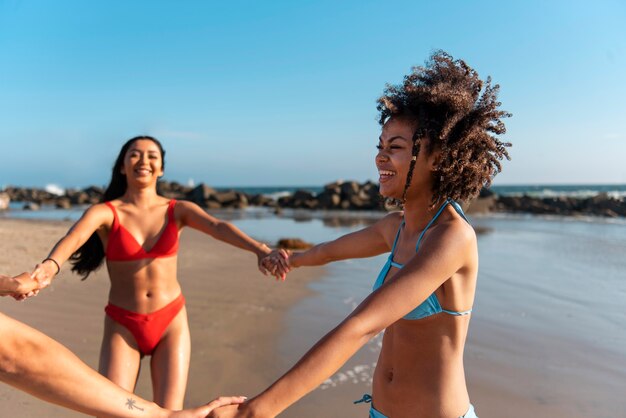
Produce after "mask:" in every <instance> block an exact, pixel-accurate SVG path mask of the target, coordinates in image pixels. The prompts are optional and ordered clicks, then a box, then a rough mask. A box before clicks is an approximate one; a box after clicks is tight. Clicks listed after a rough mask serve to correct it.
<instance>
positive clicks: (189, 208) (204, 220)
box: [176, 201, 287, 278]
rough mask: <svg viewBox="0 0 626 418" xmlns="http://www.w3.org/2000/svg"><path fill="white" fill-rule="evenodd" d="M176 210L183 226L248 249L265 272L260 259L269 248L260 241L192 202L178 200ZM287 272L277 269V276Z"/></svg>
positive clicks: (269, 250) (281, 276) (269, 251)
mask: <svg viewBox="0 0 626 418" xmlns="http://www.w3.org/2000/svg"><path fill="white" fill-rule="evenodd" d="M176 211H178V213H179V214H180V220H181V222H182V224H183V225H184V226H189V227H191V228H194V229H197V230H199V231H202V232H204V233H205V234H208V235H210V236H212V237H213V238H215V239H218V240H220V241H223V242H226V243H228V244H230V245H233V246H235V247H237V248H241V249H243V250H246V251H250V252H252V253H254V254H255V255H256V256H257V264H258V266H259V269H260V270H261V272H262V273H264V274H265V273H266V269H265V267H264V266H263V264H262V262H261V261H262V259H263V257H265V256H266V255H268V254H269V253H271V251H272V250H271V249H270V248H269V247H268V246H267V245H265V244H264V243H262V242H258V241H256V240H254V239H253V238H251V237H249V236H248V235H246V234H245V233H244V232H243V231H241V230H240V229H239V228H237V227H236V226H235V225H233V224H231V223H230V222H226V221H222V220H220V219H217V218H215V217H213V216H211V215H209V214H208V213H206V212H205V211H204V210H203V209H202V208H201V207H200V206H198V205H196V204H195V203H192V202H184V201H181V202H178V203H177V204H176ZM286 273H287V272H286V271H285V270H284V269H281V270H279V271H277V273H276V274H277V277H279V276H280V278H284V277H283V276H284V275H285V274H286Z"/></svg>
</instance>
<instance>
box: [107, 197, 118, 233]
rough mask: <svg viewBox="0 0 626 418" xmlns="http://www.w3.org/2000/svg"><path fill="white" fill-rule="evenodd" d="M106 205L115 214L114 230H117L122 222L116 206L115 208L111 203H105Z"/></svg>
mask: <svg viewBox="0 0 626 418" xmlns="http://www.w3.org/2000/svg"><path fill="white" fill-rule="evenodd" d="M104 204H105V205H107V206H108V207H109V209H111V212H113V228H117V226H118V225H119V223H120V221H119V219H118V217H117V211H116V210H115V206H113V204H112V203H111V202H104Z"/></svg>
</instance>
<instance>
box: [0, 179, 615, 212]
mask: <svg viewBox="0 0 626 418" xmlns="http://www.w3.org/2000/svg"><path fill="white" fill-rule="evenodd" d="M581 187H583V189H584V186H581ZM598 187H599V189H598V190H597V192H596V193H595V194H589V190H572V191H571V192H570V194H567V193H566V192H562V193H554V192H553V193H552V194H546V195H541V194H533V193H537V191H536V190H533V189H536V187H535V186H527V190H521V191H515V192H514V193H511V194H497V193H496V192H494V191H492V190H490V189H483V190H481V192H480V195H479V196H478V197H477V198H476V199H473V200H472V201H470V202H466V203H464V204H463V207H464V209H465V210H466V212H468V213H469V214H471V213H523V214H536V215H560V216H597V217H601V218H626V190H622V189H621V187H622V186H621V185H618V186H616V187H618V189H619V190H614V191H606V190H604V189H603V188H602V187H600V186H598ZM157 188H158V192H159V194H161V195H162V196H165V197H167V198H172V199H178V200H188V201H191V202H194V203H196V204H198V205H200V206H201V207H203V208H205V209H207V210H214V209H224V208H231V209H232V208H234V209H243V208H246V207H249V206H252V207H264V208H271V209H273V210H274V211H275V212H276V213H280V212H281V211H283V210H285V209H296V210H297V209H302V210H334V211H375V212H379V213H384V212H385V211H388V210H393V209H394V208H393V207H391V206H389V205H388V203H387V202H386V201H384V199H383V198H382V197H381V196H380V195H379V193H378V185H377V184H376V183H374V182H371V181H367V182H365V183H359V182H356V181H342V180H339V181H335V182H333V183H329V184H326V185H324V186H322V187H320V188H319V189H320V191H315V192H313V191H310V190H306V189H296V190H292V191H284V192H280V193H273V194H269V195H268V194H263V193H262V192H259V190H258V189H256V190H254V188H253V189H252V190H250V193H247V192H246V191H243V190H237V189H229V190H223V189H217V190H216V189H214V188H212V187H209V186H207V185H206V184H203V183H201V184H199V185H198V186H195V187H191V186H184V185H181V184H179V183H177V182H167V181H161V182H159V183H158V186H157ZM253 190H254V191H253ZM512 190H515V189H514V188H512ZM61 192H62V193H63V194H62V195H58V194H53V193H51V192H49V191H46V190H43V189H37V188H26V187H7V188H5V190H4V191H0V210H3V209H7V208H9V207H10V204H11V202H13V207H14V208H15V207H16V203H18V202H19V203H20V204H21V205H22V208H23V209H25V210H32V211H37V210H40V208H41V207H42V206H44V205H47V206H51V207H56V208H61V209H72V208H77V207H81V206H84V205H89V204H95V203H99V202H101V201H102V198H103V193H104V189H103V188H101V187H96V186H90V187H87V188H84V189H67V190H64V191H61Z"/></svg>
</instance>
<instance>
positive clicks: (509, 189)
mask: <svg viewBox="0 0 626 418" xmlns="http://www.w3.org/2000/svg"><path fill="white" fill-rule="evenodd" d="M227 189H235V190H239V191H241V192H244V193H247V194H263V195H266V196H270V197H273V198H275V199H276V198H279V197H282V196H286V195H288V194H291V193H293V192H295V191H296V190H307V191H309V192H312V193H319V192H321V191H322V190H323V187H320V186H272V187H233V188H226V187H225V188H219V187H218V188H217V190H227ZM490 190H491V191H493V192H494V193H496V194H498V195H501V196H522V195H528V196H532V197H539V198H543V197H563V196H567V197H576V198H588V197H593V196H596V195H598V194H600V193H607V194H608V195H609V196H611V197H614V198H616V199H622V198H624V197H626V184H592V185H576V184H568V185H559V184H553V185H549V184H547V185H532V184H531V185H508V186H507V185H502V186H500V185H494V186H492V187H491V188H490Z"/></svg>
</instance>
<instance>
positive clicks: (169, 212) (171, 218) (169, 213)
mask: <svg viewBox="0 0 626 418" xmlns="http://www.w3.org/2000/svg"><path fill="white" fill-rule="evenodd" d="M174 206H176V199H170V203H169V204H168V206H167V218H168V219H167V220H168V222H170V221H175V219H174Z"/></svg>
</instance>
